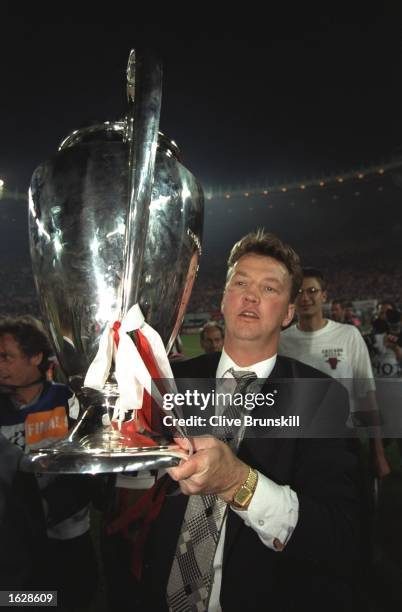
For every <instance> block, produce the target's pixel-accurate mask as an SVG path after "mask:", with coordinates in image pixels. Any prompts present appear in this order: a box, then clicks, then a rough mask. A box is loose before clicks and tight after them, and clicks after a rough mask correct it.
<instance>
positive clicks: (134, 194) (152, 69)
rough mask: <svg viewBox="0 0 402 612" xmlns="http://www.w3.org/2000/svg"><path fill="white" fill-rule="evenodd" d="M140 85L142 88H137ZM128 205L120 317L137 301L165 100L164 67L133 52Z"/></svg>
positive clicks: (129, 88) (129, 84)
mask: <svg viewBox="0 0 402 612" xmlns="http://www.w3.org/2000/svg"><path fill="white" fill-rule="evenodd" d="M138 82H140V83H141V87H136V83H138ZM127 92H128V98H129V110H128V115H127V119H126V121H127V130H126V136H127V138H128V139H129V145H130V150H129V190H128V194H129V202H128V214H127V223H126V232H125V248H124V250H125V252H124V268H123V283H122V306H121V317H124V315H125V314H126V313H127V311H128V310H129V308H130V307H131V306H132V305H133V304H136V303H137V301H138V292H139V286H140V282H141V275H142V263H143V257H144V250H145V240H146V236H147V230H148V219H149V205H150V201H151V195H152V186H153V182H154V169H155V156H156V148H157V142H158V129H159V119H160V109H161V101H162V66H161V63H160V62H159V61H157V60H155V59H153V58H151V57H149V56H146V55H141V54H138V53H137V54H136V53H135V52H134V51H131V53H130V57H129V61H128V67H127Z"/></svg>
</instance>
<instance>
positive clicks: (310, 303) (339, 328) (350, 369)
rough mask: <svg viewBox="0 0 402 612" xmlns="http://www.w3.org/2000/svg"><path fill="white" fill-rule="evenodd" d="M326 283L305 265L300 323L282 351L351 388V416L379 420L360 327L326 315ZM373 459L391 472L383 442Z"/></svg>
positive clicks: (381, 470) (285, 337)
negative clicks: (331, 319) (339, 321)
mask: <svg viewBox="0 0 402 612" xmlns="http://www.w3.org/2000/svg"><path fill="white" fill-rule="evenodd" d="M326 300H327V292H326V283H325V279H324V276H323V274H322V272H321V271H320V270H317V269H316V268H304V269H303V283H302V286H301V288H300V289H299V291H298V294H297V298H296V313H297V318H298V320H297V323H296V324H295V325H292V326H291V327H288V328H287V329H285V330H284V331H283V332H282V333H281V338H280V344H279V354H280V355H285V356H287V357H292V358H293V359H298V360H299V361H302V362H304V363H306V364H308V365H310V366H312V367H314V368H317V369H318V370H320V371H321V372H324V373H325V374H327V375H328V376H332V377H333V378H336V379H337V380H339V382H341V383H342V384H343V385H344V386H345V387H346V388H347V389H348V391H349V392H350V406H351V413H352V416H353V415H355V417H358V413H359V412H360V413H361V414H363V413H366V416H369V415H370V413H371V414H372V417H373V419H374V420H372V422H371V424H372V425H374V424H375V423H376V419H377V418H378V414H377V407H376V403H375V383H374V377H373V371H372V367H371V362H370V356H369V353H368V350H367V346H366V343H365V342H364V340H363V338H362V335H361V334H360V332H359V330H358V329H357V328H356V327H354V326H353V325H345V324H342V323H337V322H335V321H330V320H328V319H326V318H325V317H324V314H323V304H324V303H325V302H326ZM373 452H374V459H375V461H376V465H377V470H378V474H379V476H380V477H383V476H386V475H387V474H389V471H390V470H389V466H388V463H387V460H386V457H385V454H384V449H383V445H382V442H381V439H380V437H379V436H378V435H377V436H376V437H375V438H374V440H373Z"/></svg>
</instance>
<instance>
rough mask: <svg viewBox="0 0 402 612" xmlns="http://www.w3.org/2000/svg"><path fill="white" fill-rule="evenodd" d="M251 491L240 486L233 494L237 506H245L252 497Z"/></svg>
mask: <svg viewBox="0 0 402 612" xmlns="http://www.w3.org/2000/svg"><path fill="white" fill-rule="evenodd" d="M252 495H253V494H252V492H251V491H250V489H248V488H247V487H242V488H241V489H240V490H239V491H238V492H237V493H236V496H235V502H236V504H238V505H239V506H245V505H246V504H247V502H248V501H249V499H250V498H251V497H252Z"/></svg>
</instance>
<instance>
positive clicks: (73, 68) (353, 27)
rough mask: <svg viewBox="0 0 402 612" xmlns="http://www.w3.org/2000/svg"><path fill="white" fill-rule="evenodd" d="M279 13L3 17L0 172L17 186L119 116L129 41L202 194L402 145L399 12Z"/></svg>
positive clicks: (333, 167) (362, 159)
mask: <svg viewBox="0 0 402 612" xmlns="http://www.w3.org/2000/svg"><path fill="white" fill-rule="evenodd" d="M289 6H290V5H289ZM289 6H286V7H284V8H283V11H282V13H280V12H277V13H275V14H273V13H272V14H271V15H269V14H268V15H267V17H263V13H262V12H261V13H260V14H258V12H257V13H255V12H253V14H251V10H250V14H247V15H246V14H244V15H243V14H240V13H238V14H235V13H233V14H231V15H230V16H228V17H227V18H226V19H225V20H220V21H219V23H218V22H217V21H216V20H215V18H214V15H213V12H208V10H207V8H206V6H205V7H203V8H202V7H201V5H199V6H198V5H195V6H194V7H193V8H192V9H191V13H190V12H189V13H187V12H186V9H184V8H183V11H182V12H181V20H180V21H179V20H175V19H173V18H171V19H169V20H166V19H165V18H162V17H161V18H160V20H159V21H156V20H155V23H152V22H150V21H149V20H148V21H147V20H141V19H138V18H136V17H135V11H132V13H131V14H130V13H128V14H127V16H126V17H125V18H120V19H118V15H119V14H120V15H123V13H122V12H121V11H118V10H117V9H116V10H114V11H113V10H112V11H111V15H110V19H109V20H106V19H104V22H103V23H102V24H96V25H95V24H93V23H90V21H89V20H88V23H84V22H83V21H81V22H80V20H79V19H78V20H75V21H74V20H73V19H72V18H71V19H70V18H66V19H65V22H64V23H60V22H59V23H53V24H51V23H43V22H41V24H40V25H38V24H37V23H34V22H33V21H32V22H30V21H29V19H28V18H27V16H25V17H24V18H22V17H21V16H19V15H16V14H13V13H12V10H11V9H10V11H9V15H8V17H4V16H3V18H2V26H1V38H0V46H1V58H2V61H1V106H2V112H1V115H0V122H1V123H0V134H1V139H0V176H1V177H3V178H4V179H5V180H6V181H7V186H9V187H10V188H11V189H18V190H20V191H23V190H26V188H27V186H28V183H29V179H30V176H31V174H32V171H33V170H34V168H35V167H36V166H37V165H38V164H39V163H40V162H41V161H43V160H44V159H46V158H48V157H50V156H52V155H54V154H55V152H56V150H57V146H58V144H59V142H60V141H61V140H62V138H63V137H64V136H66V135H67V134H68V133H69V132H70V131H72V130H73V129H75V128H77V127H78V126H79V125H80V124H82V123H83V122H85V121H87V120H89V119H100V120H113V119H117V118H119V117H120V116H122V115H123V114H124V112H125V109H126V99H125V69H126V64H127V58H128V54H129V50H130V48H132V47H135V46H139V45H141V46H147V47H150V48H152V49H153V50H154V51H155V52H157V53H159V55H160V57H161V59H162V61H163V65H164V88H163V101H162V117H161V126H160V127H161V130H162V131H164V132H165V133H166V134H167V135H168V136H169V137H170V138H173V139H174V140H175V141H176V142H177V143H178V145H179V146H180V148H181V149H182V153H183V155H184V159H185V163H186V165H187V166H188V167H189V168H190V169H191V170H192V171H193V172H194V174H195V175H196V176H197V178H199V179H200V180H201V182H202V183H203V185H204V186H205V187H209V186H224V187H226V186H228V187H230V186H237V185H239V186H247V185H249V184H251V185H254V184H263V183H264V182H266V181H269V180H284V181H286V180H290V179H292V178H295V177H308V176H311V175H313V174H317V173H318V174H319V173H320V172H328V171H340V170H347V169H349V168H350V167H353V166H357V165H360V164H361V163H363V164H364V163H371V162H376V161H380V160H382V159H383V158H388V157H389V156H391V155H393V154H394V153H396V152H398V151H401V147H402V99H401V98H402V88H401V74H402V43H401V40H402V39H401V31H402V27H401V26H402V20H401V12H400V10H398V9H395V8H389V9H386V8H384V7H382V8H378V7H377V12H376V13H374V12H370V10H369V9H366V10H364V11H363V12H360V13H357V11H356V13H355V14H353V12H352V11H351V10H350V9H349V10H348V12H346V13H345V12H342V10H341V9H339V10H338V11H337V12H336V11H334V12H333V14H332V15H329V14H327V15H320V14H317V13H313V12H311V14H306V13H305V12H304V9H303V12H299V13H298V12H297V11H296V12H295V10H296V9H292V11H290V10H289ZM362 6H363V5H362ZM388 6H389V7H391V3H389V4H388ZM111 8H112V7H109V10H111ZM197 9H198V11H197ZM201 9H202V10H201ZM198 12H202V13H203V15H202V19H203V20H202V19H201V20H200V19H199V17H200V16H199V15H198ZM113 13H114V14H113ZM155 13H156V14H157V13H158V11H157V9H155ZM183 20H184V21H183ZM77 21H78V22H77ZM106 24H107V25H106Z"/></svg>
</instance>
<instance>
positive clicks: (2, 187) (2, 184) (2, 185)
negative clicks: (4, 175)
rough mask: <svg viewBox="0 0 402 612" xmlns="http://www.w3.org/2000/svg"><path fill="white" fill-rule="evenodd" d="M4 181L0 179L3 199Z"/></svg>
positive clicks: (0, 195)
mask: <svg viewBox="0 0 402 612" xmlns="http://www.w3.org/2000/svg"><path fill="white" fill-rule="evenodd" d="M3 189H4V181H3V179H0V198H1V197H3Z"/></svg>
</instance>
